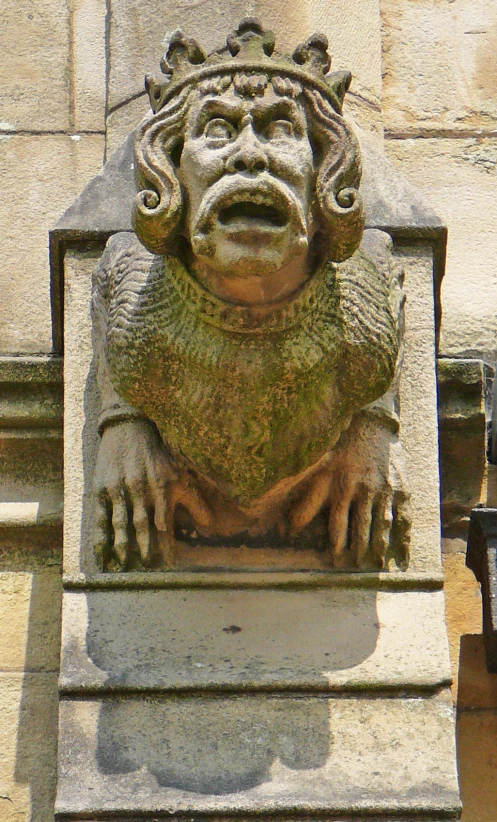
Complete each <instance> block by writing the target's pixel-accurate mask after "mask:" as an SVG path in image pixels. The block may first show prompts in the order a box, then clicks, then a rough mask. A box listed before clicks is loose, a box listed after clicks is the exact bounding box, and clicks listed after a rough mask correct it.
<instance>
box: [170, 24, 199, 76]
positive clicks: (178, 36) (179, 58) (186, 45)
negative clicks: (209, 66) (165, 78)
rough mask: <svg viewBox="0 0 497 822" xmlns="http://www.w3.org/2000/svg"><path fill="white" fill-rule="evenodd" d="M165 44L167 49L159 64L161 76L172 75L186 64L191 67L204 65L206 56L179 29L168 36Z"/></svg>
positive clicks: (194, 41)
mask: <svg viewBox="0 0 497 822" xmlns="http://www.w3.org/2000/svg"><path fill="white" fill-rule="evenodd" d="M166 44H167V48H166V51H165V54H164V57H163V58H162V60H161V62H160V67H161V71H162V73H163V74H172V73H173V72H174V71H175V70H177V69H180V68H182V67H183V66H184V65H185V64H188V63H190V65H192V66H198V65H201V63H205V60H206V54H205V52H204V50H203V49H202V48H201V47H200V46H199V44H198V43H197V41H196V40H194V38H193V37H188V36H187V35H186V34H184V32H182V31H181V29H178V30H177V31H175V32H173V33H172V34H171V35H169V36H168V37H167V39H166Z"/></svg>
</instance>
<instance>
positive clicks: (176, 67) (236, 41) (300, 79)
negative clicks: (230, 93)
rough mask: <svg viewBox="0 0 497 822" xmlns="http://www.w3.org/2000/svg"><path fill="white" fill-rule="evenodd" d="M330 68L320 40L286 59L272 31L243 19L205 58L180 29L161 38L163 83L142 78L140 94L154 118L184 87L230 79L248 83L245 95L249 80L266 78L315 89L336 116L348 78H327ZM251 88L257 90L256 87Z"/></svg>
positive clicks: (310, 41) (319, 37)
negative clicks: (145, 95)
mask: <svg viewBox="0 0 497 822" xmlns="http://www.w3.org/2000/svg"><path fill="white" fill-rule="evenodd" d="M330 66H331V58H330V55H329V53H328V40H327V38H326V36H325V35H324V34H313V35H312V37H309V38H308V39H307V40H306V41H305V43H301V44H300V45H299V46H297V48H296V49H295V51H294V52H293V54H292V55H291V56H290V55H289V54H284V53H283V54H282V53H279V52H275V36H274V34H273V32H272V31H266V30H265V29H264V27H263V25H262V23H261V21H260V20H258V19H257V18H255V17H246V18H245V19H243V20H242V21H241V22H240V24H239V25H238V27H237V28H236V29H235V31H233V32H232V33H231V34H229V35H228V37H227V39H226V46H224V47H223V48H220V49H217V50H214V51H212V52H210V53H209V54H208V55H206V53H205V52H204V50H203V49H202V48H201V46H200V45H199V44H198V42H197V41H196V40H194V39H193V37H188V36H187V35H186V34H184V32H183V31H182V30H181V29H178V30H177V31H174V32H172V33H170V34H169V35H168V36H167V37H166V42H165V53H164V57H163V58H162V61H161V69H162V72H163V74H164V75H165V79H164V81H163V82H162V83H157V82H156V81H155V80H154V79H153V78H152V77H149V76H147V78H146V79H145V88H146V90H147V93H148V96H149V98H150V104H151V106H152V110H153V111H154V113H157V112H158V111H160V110H161V109H162V108H163V107H164V106H165V105H166V103H167V102H168V101H169V100H170V99H171V98H172V97H173V96H174V95H176V94H178V93H179V92H180V90H181V89H182V88H183V87H184V86H185V85H186V84H188V83H192V84H196V83H197V82H198V81H199V80H202V81H205V83H204V85H203V86H202V88H203V89H204V91H205V88H207V87H209V88H211V87H212V88H214V87H215V85H216V84H215V78H216V77H218V78H220V77H221V76H223V77H226V78H229V76H230V75H231V77H232V78H235V77H237V76H238V75H240V76H244V77H247V78H249V81H250V82H248V83H246V84H245V85H244V86H243V87H244V88H247V89H248V88H249V87H252V86H253V85H254V83H252V80H251V79H250V78H252V77H255V76H256V75H257V76H258V77H260V76H261V75H266V76H267V78H268V79H270V78H274V80H275V81H276V78H277V77H280V78H281V77H286V78H287V80H288V82H289V83H290V85H291V84H292V83H293V87H295V88H297V87H298V88H302V86H305V85H306V84H308V85H310V86H314V88H317V89H319V90H320V91H321V93H322V94H324V95H325V96H326V97H327V99H328V100H329V101H330V103H331V104H332V106H333V108H334V109H335V111H337V113H339V114H341V112H342V103H343V98H344V96H345V93H346V92H347V90H348V88H349V86H350V80H351V74H350V72H343V71H342V72H334V73H333V74H328V72H329V70H330ZM254 82H255V81H254ZM257 82H258V81H257ZM206 84H207V85H206ZM209 84H210V85H209ZM213 84H214V85H213ZM228 85H229V82H228ZM280 85H281V84H280ZM256 86H257V88H259V86H258V85H257V83H256ZM224 87H226V86H224ZM240 88H241V87H240ZM254 88H255V86H254ZM237 93H242V92H237ZM244 93H245V92H244Z"/></svg>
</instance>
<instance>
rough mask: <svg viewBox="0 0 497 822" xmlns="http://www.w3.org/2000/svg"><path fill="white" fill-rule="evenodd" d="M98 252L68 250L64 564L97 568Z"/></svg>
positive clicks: (74, 569)
mask: <svg viewBox="0 0 497 822" xmlns="http://www.w3.org/2000/svg"><path fill="white" fill-rule="evenodd" d="M99 256H100V255H98V254H78V253H77V252H68V253H67V254H66V259H65V272H66V273H65V276H66V278H67V279H66V285H65V290H64V299H65V305H64V311H65V322H66V325H67V327H68V328H70V329H71V333H70V334H67V335H66V344H65V349H64V379H65V396H64V419H65V430H64V433H65V436H64V570H65V572H66V573H70V574H71V573H72V574H78V573H79V572H80V571H81V569H82V568H88V567H90V569H92V570H96V562H95V558H94V556H93V549H92V543H91V534H92V521H93V520H92V517H93V494H92V478H93V467H94V465H95V460H96V455H97V447H98V442H99V436H98V433H97V419H98V410H97V409H98V401H97V397H98V394H97V386H96V379H95V376H94V372H93V371H90V368H91V363H92V358H93V351H92V344H91V317H90V304H91V284H92V273H93V270H94V268H95V266H96V264H97V262H98V259H99Z"/></svg>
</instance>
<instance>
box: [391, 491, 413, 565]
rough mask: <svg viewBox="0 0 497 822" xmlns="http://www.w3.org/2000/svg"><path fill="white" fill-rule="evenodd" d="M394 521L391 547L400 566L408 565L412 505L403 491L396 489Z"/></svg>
mask: <svg viewBox="0 0 497 822" xmlns="http://www.w3.org/2000/svg"><path fill="white" fill-rule="evenodd" d="M392 509H393V523H392V530H391V535H390V547H391V549H392V551H393V554H394V556H395V558H396V560H397V562H398V564H399V565H400V566H407V563H408V561H409V545H410V541H411V524H412V520H411V505H410V500H409V498H408V497H407V496H406V494H404V492H403V491H396V492H395V494H394V498H393V505H392Z"/></svg>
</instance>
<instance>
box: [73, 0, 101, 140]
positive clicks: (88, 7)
mask: <svg viewBox="0 0 497 822" xmlns="http://www.w3.org/2000/svg"><path fill="white" fill-rule="evenodd" d="M106 13H107V9H106V4H105V0H72V14H71V27H72V67H71V68H72V75H73V89H74V128H75V129H76V130H77V131H104V129H105V95H106V90H105V17H106Z"/></svg>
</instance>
